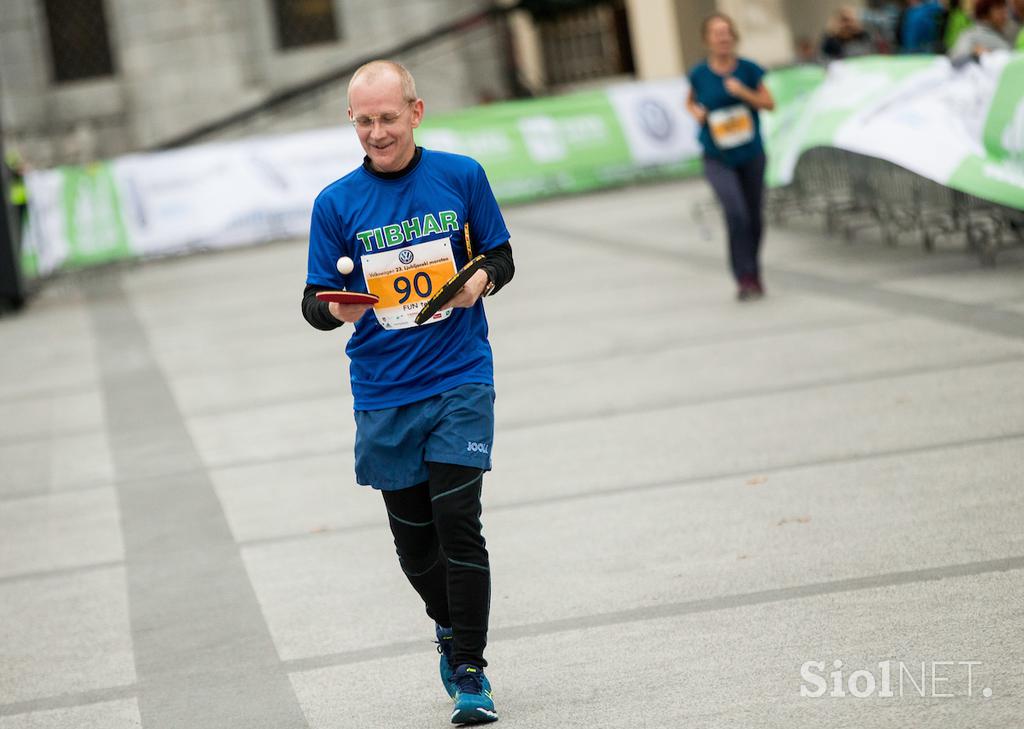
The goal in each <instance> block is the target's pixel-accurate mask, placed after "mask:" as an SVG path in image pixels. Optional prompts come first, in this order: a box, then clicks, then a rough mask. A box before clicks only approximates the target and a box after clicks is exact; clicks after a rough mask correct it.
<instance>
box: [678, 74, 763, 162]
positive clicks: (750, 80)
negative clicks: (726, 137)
mask: <svg viewBox="0 0 1024 729" xmlns="http://www.w3.org/2000/svg"><path fill="white" fill-rule="evenodd" d="M764 74H765V71H764V69H763V68H761V67H760V66H758V65H757V64H756V63H754V62H753V61H748V60H747V59H745V58H740V59H738V60H737V63H736V70H735V71H733V72H732V74H730V75H731V76H733V77H734V78H736V79H737V80H739V81H741V82H742V83H743V84H744V85H745V86H746V87H747V88H749V89H757V87H758V86H760V85H761V79H763V78H764ZM725 78H726V77H724V76H719V75H718V74H717V73H715V72H714V71H712V70H711V67H710V66H708V63H707V61H702V62H701V63H698V64H697V65H696V66H694V67H693V70H691V71H690V87H691V88H692V89H693V94H694V97H695V98H696V100H697V103H698V104H700V105H701V106H703V107H704V108H705V109H707V110H708V113H709V114H710V113H711V112H714V111H719V110H727V109H731V108H733V107H737V106H741V107H745V108H746V109H747V110H748V111H749V113H750V116H751V117H752V121H753V137H752V138H751V139H750V141H749V142H746V143H744V144H741V145H740V146H736V147H731V148H728V149H722V148H720V147H719V145H717V144H716V143H715V140H714V139H713V138H712V136H711V127H710V125H709V124H704V126H703V127H701V130H700V143H701V145H702V146H703V147H704V154H705V155H707V156H708V157H713V158H714V159H717V160H721V161H722V162H724V163H725V164H727V165H729V166H730V167H736V166H739V165H741V164H743V163H744V162H747V161H749V160H751V159H753V158H754V157H756V156H757V155H758V153H760V152H763V151H764V145H763V143H762V141H761V120H760V118H759V117H758V114H757V109H755V108H754V107H752V106H751V105H750V104H747V103H746V102H744V101H741V100H740V99H737V98H736V97H735V96H733V95H732V94H730V93H729V92H728V91H726V90H725Z"/></svg>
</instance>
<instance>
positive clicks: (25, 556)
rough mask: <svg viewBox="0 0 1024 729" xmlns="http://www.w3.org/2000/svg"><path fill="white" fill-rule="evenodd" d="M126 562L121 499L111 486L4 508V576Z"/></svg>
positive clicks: (0, 539)
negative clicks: (119, 502) (121, 527)
mask: <svg viewBox="0 0 1024 729" xmlns="http://www.w3.org/2000/svg"><path fill="white" fill-rule="evenodd" d="M123 558H124V545H123V544H122V542H121V531H120V524H119V512H118V508H117V498H116V495H115V493H114V490H113V489H111V488H109V487H101V488H95V489H88V490H83V491H75V492H71V493H65V494H48V495H45V496H38V497H34V498H25V499H18V500H16V501H8V502H6V503H3V504H2V505H0V578H3V577H11V576H15V575H22V574H30V573H33V572H44V571H49V570H59V569H67V568H70V567H78V566H84V565H92V564H102V563H106V562H112V561H118V560H121V559H123Z"/></svg>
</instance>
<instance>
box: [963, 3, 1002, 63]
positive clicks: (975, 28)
mask: <svg viewBox="0 0 1024 729" xmlns="http://www.w3.org/2000/svg"><path fill="white" fill-rule="evenodd" d="M1009 19H1010V9H1009V8H1008V7H1007V5H1006V0H975V3H974V20H975V24H974V25H972V26H971V27H970V28H968V29H967V30H965V31H964V32H963V33H961V34H960V37H959V38H958V39H957V42H956V45H954V46H953V48H952V49H950V51H949V57H950V59H951V60H952V61H953V64H954V65H960V64H963V63H966V62H967V61H969V60H971V59H974V60H977V59H978V58H979V57H980V56H981V55H982V54H983V53H988V52H989V51H1000V50H1009V49H1010V44H1009V42H1007V40H1006V38H1005V37H1003V33H1004V28H1005V26H1006V23H1007V21H1008V20H1009Z"/></svg>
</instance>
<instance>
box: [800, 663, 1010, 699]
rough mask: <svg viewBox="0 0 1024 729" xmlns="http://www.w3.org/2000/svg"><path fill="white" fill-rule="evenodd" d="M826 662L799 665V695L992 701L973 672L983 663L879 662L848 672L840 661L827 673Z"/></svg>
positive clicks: (990, 690) (814, 697) (810, 696)
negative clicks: (977, 683)
mask: <svg viewBox="0 0 1024 729" xmlns="http://www.w3.org/2000/svg"><path fill="white" fill-rule="evenodd" d="M825 665H826V664H825V661H806V662H805V663H804V664H803V665H801V666H800V695H801V696H804V697H807V698H812V699H817V698H822V697H824V696H828V697H831V698H836V699H842V698H847V697H852V698H855V699H867V698H879V699H891V698H902V697H904V696H918V697H920V698H933V699H951V698H954V697H956V696H967V697H973V696H975V694H980V695H981V696H983V697H985V698H986V699H987V698H991V696H992V689H991V688H989V687H988V686H984V687H981V688H980V690H979V688H978V687H977V686H976V685H975V681H974V680H975V675H974V669H975V667H977V666H980V665H982V663H981V661H921V662H919V663H906V662H904V661H879V662H878V663H877V664H875V665H874V666H872V667H871V668H870V669H868V668H858V669H856V670H849V669H848V668H846V667H845V666H844V664H843V662H842V661H841V660H839V659H836V660H834V661H832V670H831V671H827V672H826V668H825Z"/></svg>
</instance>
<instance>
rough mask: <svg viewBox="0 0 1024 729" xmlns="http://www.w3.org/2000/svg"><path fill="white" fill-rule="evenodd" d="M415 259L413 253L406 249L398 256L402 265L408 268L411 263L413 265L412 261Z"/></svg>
mask: <svg viewBox="0 0 1024 729" xmlns="http://www.w3.org/2000/svg"><path fill="white" fill-rule="evenodd" d="M413 258H414V256H413V253H412V251H411V250H409V249H408V248H405V249H404V250H402V251H401V252H400V253H399V254H398V260H399V261H400V262H401V263H404V264H405V265H406V266H408V265H409V264H410V263H412V259H413Z"/></svg>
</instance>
